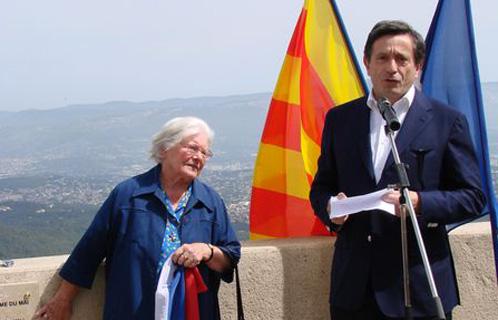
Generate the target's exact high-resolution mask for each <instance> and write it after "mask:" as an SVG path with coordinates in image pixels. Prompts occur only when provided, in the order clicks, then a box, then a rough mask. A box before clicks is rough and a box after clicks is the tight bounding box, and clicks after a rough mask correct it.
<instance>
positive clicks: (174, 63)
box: [0, 0, 498, 111]
mask: <svg viewBox="0 0 498 320" xmlns="http://www.w3.org/2000/svg"><path fill="white" fill-rule="evenodd" d="M303 3H304V0H251V1H234V0H209V1H207V0H195V1H168V0H104V1H102V0H85V1H67V0H44V1H39V0H16V1H8V0H0V44H1V45H0V111H19V110H25V109H50V108H57V107H63V106H66V105H71V104H90V103H104V102H108V101H116V100H119V101H122V100H126V101H135V102H140V101H151V100H164V99H169V98H188V97H197V96H226V95H234V94H249V93H256V92H272V91H273V89H274V87H275V83H276V80H277V78H278V75H279V72H280V68H281V66H282V62H283V58H284V55H285V52H286V50H287V46H288V44H289V40H290V38H291V35H292V32H293V30H294V27H295V24H296V21H297V18H298V16H299V13H300V11H301V9H302V6H303ZM415 3H416V5H415ZM336 4H337V6H338V8H339V11H340V14H341V16H342V19H343V21H344V24H345V26H346V29H347V32H348V35H349V38H350V40H351V43H352V45H353V47H354V51H355V54H356V56H357V58H358V60H359V61H361V57H362V50H363V44H364V42H365V39H366V36H367V34H368V32H369V31H370V29H371V28H372V26H373V25H374V24H375V23H376V22H377V21H379V20H383V19H401V20H405V21H407V22H408V23H410V24H411V25H412V26H413V27H414V28H415V29H417V30H418V31H419V32H420V33H421V34H422V35H423V36H424V37H425V35H426V33H427V30H428V28H429V25H430V22H431V20H432V16H433V14H434V11H435V8H436V5H437V1H436V0H421V1H416V2H414V1H399V0H377V1H360V0H336ZM471 5H472V12H473V20H474V30H475V35H476V45H477V57H478V60H479V69H480V75H481V81H482V82H491V81H498V63H497V62H496V58H494V57H493V55H495V53H496V52H497V51H498V50H497V46H498V44H497V42H496V41H494V40H492V39H496V35H497V34H498V19H497V18H496V13H497V12H498V3H496V2H495V1H492V0H474V1H471Z"/></svg>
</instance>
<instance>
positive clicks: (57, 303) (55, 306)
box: [34, 280, 79, 320]
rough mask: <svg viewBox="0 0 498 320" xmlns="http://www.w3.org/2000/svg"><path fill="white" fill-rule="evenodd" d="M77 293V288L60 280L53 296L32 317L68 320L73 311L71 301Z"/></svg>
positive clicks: (48, 319)
mask: <svg viewBox="0 0 498 320" xmlns="http://www.w3.org/2000/svg"><path fill="white" fill-rule="evenodd" d="M78 292H79V287H78V286H76V285H74V284H72V283H69V282H67V281H66V280H62V282H61V284H60V286H59V289H57V292H56V293H55V295H54V296H53V297H52V299H50V300H49V301H48V302H47V303H46V304H45V305H44V306H42V307H41V308H40V309H39V310H38V311H37V312H36V313H35V316H34V319H42V320H45V319H47V320H69V319H70V318H71V314H72V311H73V300H74V298H75V297H76V295H77V294H78Z"/></svg>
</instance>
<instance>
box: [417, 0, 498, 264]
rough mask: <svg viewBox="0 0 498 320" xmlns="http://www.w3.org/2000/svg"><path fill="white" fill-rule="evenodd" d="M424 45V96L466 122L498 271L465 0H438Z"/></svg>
mask: <svg viewBox="0 0 498 320" xmlns="http://www.w3.org/2000/svg"><path fill="white" fill-rule="evenodd" d="M426 46H427V55H426V61H425V65H424V69H423V73H422V78H421V82H422V90H423V91H424V93H425V94H427V95H428V96H430V97H433V98H434V99H437V100H440V101H443V102H445V103H447V104H448V105H450V106H452V107H454V108H456V109H457V110H459V111H460V112H462V113H463V114H465V116H466V117H467V120H468V122H469V126H470V133H471V135H472V140H473V142H474V146H475V149H476V152H477V158H478V161H479V168H480V170H481V177H482V186H483V190H484V192H485V194H486V197H487V199H488V205H487V207H486V208H485V210H484V211H483V213H482V214H483V215H484V214H488V213H489V214H490V220H491V225H492V233H493V246H494V251H495V264H496V270H497V272H498V235H497V227H498V224H497V216H496V212H497V210H496V208H497V203H496V199H495V193H494V190H493V180H492V178H491V169H490V165H489V163H490V162H489V152H488V138H487V134H486V124H485V121H484V111H483V106H482V95H481V82H480V79H479V70H478V67H477V58H476V51H475V43H474V30H473V26H472V15H471V10H470V1H469V0H440V1H439V3H438V6H437V8H436V13H435V14H434V17H433V20H432V23H431V26H430V29H429V33H428V34H427V38H426Z"/></svg>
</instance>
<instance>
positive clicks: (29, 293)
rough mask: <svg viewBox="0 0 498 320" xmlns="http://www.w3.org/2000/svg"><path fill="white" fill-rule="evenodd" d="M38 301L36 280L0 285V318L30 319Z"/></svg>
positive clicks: (12, 319)
mask: <svg viewBox="0 0 498 320" xmlns="http://www.w3.org/2000/svg"><path fill="white" fill-rule="evenodd" d="M39 301H40V292H39V284H38V282H24V283H12V284H2V285H0V320H30V319H31V318H33V315H34V313H35V311H36V306H37V305H38V302H39Z"/></svg>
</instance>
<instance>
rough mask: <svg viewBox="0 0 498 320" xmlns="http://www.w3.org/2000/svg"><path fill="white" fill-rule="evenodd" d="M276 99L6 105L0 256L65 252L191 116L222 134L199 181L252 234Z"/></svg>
mask: <svg viewBox="0 0 498 320" xmlns="http://www.w3.org/2000/svg"><path fill="white" fill-rule="evenodd" d="M483 95H484V101H485V107H486V112H487V116H486V118H487V124H488V135H489V137H488V138H489V141H490V146H491V148H490V152H491V154H494V155H497V156H495V157H496V158H497V159H498V123H497V122H496V120H495V119H497V118H498V83H486V84H483ZM270 99H271V94H270V93H259V94H251V95H238V96H228V97H197V98H190V99H169V100H164V101H149V102H140V103H134V102H127V101H114V102H109V103H104V104H94V105H72V106H67V107H63V108H58V109H51V110H43V111H42V110H26V111H21V112H0V136H1V137H2V138H1V139H0V259H3V258H13V257H23V256H38V255H50V254H61V253H67V252H69V251H70V250H71V248H72V247H73V246H74V244H75V242H76V241H77V240H78V239H79V238H80V237H81V234H82V233H83V232H84V230H85V228H86V227H87V226H88V224H89V222H90V220H91V219H92V217H93V215H94V214H95V212H96V210H97V208H98V206H99V205H100V203H101V202H102V201H103V200H104V199H105V197H107V195H108V193H109V191H110V190H111V188H112V187H113V186H114V185H115V184H116V183H117V182H119V181H121V180H123V179H125V178H127V177H130V176H133V175H135V174H138V173H140V172H143V171H145V170H147V169H148V168H150V167H151V166H153V165H154V163H153V162H152V161H150V160H148V154H147V152H148V149H149V146H150V140H151V137H152V135H153V134H154V133H155V132H156V131H157V130H159V128H160V127H161V126H162V125H163V124H164V123H165V122H166V121H167V120H169V119H171V118H173V117H176V116H186V115H195V116H198V117H200V118H203V119H204V120H206V121H207V122H208V123H209V124H210V126H211V127H212V128H213V129H214V131H215V133H216V136H215V142H214V146H213V151H214V153H215V156H214V157H213V158H212V159H211V160H210V161H209V163H208V164H207V165H206V168H205V170H204V172H203V174H202V176H201V179H203V180H204V181H206V182H207V183H209V184H210V185H211V186H213V187H214V188H215V189H216V190H218V192H219V193H220V194H221V195H222V197H223V198H224V199H225V202H226V204H227V207H228V209H229V212H230V214H231V217H232V221H233V222H234V225H235V228H236V230H237V232H238V234H239V236H240V237H241V238H242V239H244V238H247V229H248V225H247V224H248V208H249V199H250V186H251V182H252V170H253V165H254V160H255V157H256V153H257V149H258V145H259V140H260V136H261V132H262V130H263V126H264V122H265V119H266V113H267V110H268V106H269V102H270ZM497 162H498V161H497ZM495 171H498V169H497V170H495Z"/></svg>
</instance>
